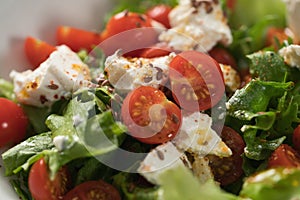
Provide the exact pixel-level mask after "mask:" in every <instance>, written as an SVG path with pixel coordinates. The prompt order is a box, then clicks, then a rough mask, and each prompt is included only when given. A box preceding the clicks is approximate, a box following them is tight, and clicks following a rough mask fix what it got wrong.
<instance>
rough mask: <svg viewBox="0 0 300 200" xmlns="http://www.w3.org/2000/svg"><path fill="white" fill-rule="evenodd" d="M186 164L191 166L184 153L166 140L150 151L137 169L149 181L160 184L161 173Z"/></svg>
mask: <svg viewBox="0 0 300 200" xmlns="http://www.w3.org/2000/svg"><path fill="white" fill-rule="evenodd" d="M186 165H187V166H188V167H191V165H190V163H189V161H188V159H187V157H186V155H185V154H184V153H183V152H181V151H179V150H178V149H177V148H176V147H175V146H174V145H173V144H172V143H171V142H167V143H165V144H162V145H159V146H157V147H156V148H155V149H153V150H152V151H150V152H149V153H148V155H147V156H146V158H145V159H144V160H143V162H142V163H141V165H140V167H139V168H138V170H137V171H138V173H140V174H141V175H142V176H144V177H145V178H146V179H147V180H148V181H149V182H150V183H153V184H156V185H160V184H161V180H160V176H161V174H162V173H164V172H165V171H167V170H169V169H173V168H176V167H178V166H186Z"/></svg>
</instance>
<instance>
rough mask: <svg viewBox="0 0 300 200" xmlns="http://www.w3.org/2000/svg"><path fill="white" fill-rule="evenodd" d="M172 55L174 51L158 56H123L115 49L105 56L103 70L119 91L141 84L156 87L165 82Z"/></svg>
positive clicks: (127, 90) (125, 90)
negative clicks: (111, 53)
mask: <svg viewBox="0 0 300 200" xmlns="http://www.w3.org/2000/svg"><path fill="white" fill-rule="evenodd" d="M174 57H175V53H170V54H169V55H168V56H162V57H158V58H125V57H123V56H121V55H120V52H119V51H117V52H115V53H114V54H113V55H111V56H109V57H107V59H106V61H105V71H106V72H107V74H108V80H109V82H110V83H111V84H112V85H113V86H114V88H115V89H116V90H117V91H119V92H122V91H123V92H129V91H131V90H133V89H135V88H137V87H139V86H142V85H143V86H152V87H155V88H158V87H159V85H164V84H165V83H166V82H167V80H168V74H169V63H170V62H171V60H172V59H173V58H174Z"/></svg>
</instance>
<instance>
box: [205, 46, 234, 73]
mask: <svg viewBox="0 0 300 200" xmlns="http://www.w3.org/2000/svg"><path fill="white" fill-rule="evenodd" d="M208 54H209V55H210V56H211V57H213V58H214V59H215V60H216V61H217V62H218V63H221V64H225V65H230V66H231V67H233V68H235V69H237V64H236V61H235V59H234V57H233V56H232V55H231V54H230V53H229V52H228V51H227V50H226V49H224V48H221V47H214V48H213V49H212V50H210V51H209V52H208Z"/></svg>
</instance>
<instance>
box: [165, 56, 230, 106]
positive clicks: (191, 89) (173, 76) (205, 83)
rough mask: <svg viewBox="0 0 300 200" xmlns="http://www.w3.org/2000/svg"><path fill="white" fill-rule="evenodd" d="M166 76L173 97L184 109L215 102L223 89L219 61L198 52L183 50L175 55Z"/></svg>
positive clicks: (212, 104) (214, 103) (213, 104)
mask: <svg viewBox="0 0 300 200" xmlns="http://www.w3.org/2000/svg"><path fill="white" fill-rule="evenodd" d="M169 76H170V82H171V88H172V91H173V96H174V99H175V100H176V102H177V103H178V104H179V105H180V107H182V108H183V109H186V110H188V111H197V110H207V109H209V108H211V107H213V106H215V105H216V104H217V103H218V102H219V101H220V100H221V98H222V96H223V95H224V92H225V86H224V79H223V74H222V71H221V69H220V66H219V64H218V63H217V62H216V61H215V60H214V59H213V58H211V57H210V56H208V55H207V54H204V53H201V52H196V51H185V52H182V53H180V54H178V55H177V56H175V58H173V60H172V61H171V62H170V72H169Z"/></svg>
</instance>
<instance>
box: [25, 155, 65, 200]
mask: <svg viewBox="0 0 300 200" xmlns="http://www.w3.org/2000/svg"><path fill="white" fill-rule="evenodd" d="M69 180H70V178H69V175H68V172H67V168H65V167H63V168H61V169H60V170H59V171H58V173H57V174H56V176H55V178H54V180H50V177H49V173H48V166H47V164H46V162H45V160H44V158H41V159H40V160H38V161H37V162H35V163H34V164H33V166H32V167H31V169H30V172H29V177H28V186H29V190H30V193H31V195H32V197H33V198H34V199H35V200H57V199H62V197H63V196H64V195H65V194H66V192H67V190H68V185H69V184H68V182H69Z"/></svg>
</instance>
